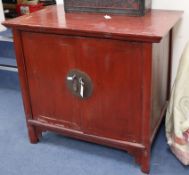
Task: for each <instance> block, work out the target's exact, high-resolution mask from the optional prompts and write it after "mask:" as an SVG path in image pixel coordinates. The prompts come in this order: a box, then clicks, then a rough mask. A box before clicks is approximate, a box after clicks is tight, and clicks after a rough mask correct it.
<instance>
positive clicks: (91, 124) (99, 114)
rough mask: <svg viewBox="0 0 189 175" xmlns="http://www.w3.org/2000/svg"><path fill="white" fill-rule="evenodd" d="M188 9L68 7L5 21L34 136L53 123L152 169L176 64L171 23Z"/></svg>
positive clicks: (144, 168)
mask: <svg viewBox="0 0 189 175" xmlns="http://www.w3.org/2000/svg"><path fill="white" fill-rule="evenodd" d="M181 14H182V12H178V11H160V10H152V11H151V12H150V13H148V14H147V15H146V16H144V17H128V16H123V15H122V16H120V15H117V16H116V15H112V19H109V20H105V19H104V15H102V14H100V15H99V14H81V13H79V14H71V13H69V14H64V10H63V7H62V6H58V7H56V6H53V7H48V8H46V9H44V10H41V11H38V12H35V13H32V14H31V15H26V16H22V17H20V18H17V19H14V20H9V21H6V22H4V25H6V26H9V27H12V28H13V33H14V41H15V48H16V55H17V63H18V69H19V77H20V82H21V88H22V95H23V102H24V107H25V112H26V121H27V126H28V132H29V138H30V141H31V142H32V143H37V142H38V140H39V137H40V136H41V133H42V132H44V131H46V130H50V131H54V132H58V133H61V134H64V135H67V136H71V137H73V138H77V139H81V140H86V141H90V142H94V143H98V144H103V145H107V146H112V147H115V148H119V149H123V150H126V151H128V152H129V153H130V154H132V155H133V156H134V157H135V160H136V162H137V163H139V164H140V165H141V169H142V171H143V172H146V173H148V172H149V169H150V151H151V145H152V142H153V140H154V138H155V134H156V132H157V129H158V127H159V125H160V123H161V120H162V118H163V116H164V113H165V110H166V105H167V97H168V94H169V90H168V87H169V83H168V82H169V81H170V70H171V65H170V63H171V52H170V51H171V45H172V44H171V40H172V35H171V30H172V28H173V27H174V25H175V24H176V22H177V21H178V20H179V18H180V17H181ZM70 70H79V71H82V72H84V73H86V74H87V76H89V77H90V79H91V81H92V86H93V91H92V94H91V96H90V97H89V98H86V99H82V98H81V97H78V96H74V95H73V93H71V92H70V90H69V88H68V86H67V75H68V72H69V71H70Z"/></svg>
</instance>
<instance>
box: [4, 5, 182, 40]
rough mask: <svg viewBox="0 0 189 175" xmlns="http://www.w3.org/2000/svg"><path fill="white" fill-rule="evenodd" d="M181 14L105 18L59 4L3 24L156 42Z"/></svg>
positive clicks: (157, 11)
mask: <svg viewBox="0 0 189 175" xmlns="http://www.w3.org/2000/svg"><path fill="white" fill-rule="evenodd" d="M182 14H183V12H181V11H166V10H151V12H149V13H147V14H146V15H145V16H143V17H128V16H125V15H111V17H112V18H111V19H110V20H106V19H105V18H104V15H105V14H104V15H103V14H87V13H64V7H63V6H61V5H60V6H52V7H47V8H45V9H43V10H40V11H37V12H34V13H32V14H31V15H24V16H21V17H19V18H16V19H13V20H8V21H5V22H4V23H3V24H4V25H5V26H7V27H16V28H18V29H22V30H30V31H41V32H46V33H56V34H57V33H59V34H64V35H65V34H67V35H76V36H93V37H101V38H112V39H113V38H114V39H122V40H136V41H148V42H160V40H161V39H162V38H163V37H164V36H165V35H166V34H167V33H168V32H169V30H170V29H171V28H172V26H174V25H175V24H176V22H177V21H178V20H179V19H180V17H181V16H182Z"/></svg>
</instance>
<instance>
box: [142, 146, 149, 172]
mask: <svg viewBox="0 0 189 175" xmlns="http://www.w3.org/2000/svg"><path fill="white" fill-rule="evenodd" d="M140 161H141V162H140V166H141V170H142V172H144V173H146V174H149V172H150V150H145V151H143V152H142V154H141V158H140Z"/></svg>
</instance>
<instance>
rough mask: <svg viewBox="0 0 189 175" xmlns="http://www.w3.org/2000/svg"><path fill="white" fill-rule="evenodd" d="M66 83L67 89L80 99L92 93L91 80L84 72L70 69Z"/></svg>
mask: <svg viewBox="0 0 189 175" xmlns="http://www.w3.org/2000/svg"><path fill="white" fill-rule="evenodd" d="M66 84H67V87H68V89H69V91H70V92H71V93H72V94H73V95H75V96H77V97H80V98H82V99H86V98H88V97H90V96H91V95H92V91H93V84H92V80H91V78H90V77H89V75H87V74H86V73H85V72H82V71H80V70H77V69H72V70H70V71H69V72H68V74H67V76H66Z"/></svg>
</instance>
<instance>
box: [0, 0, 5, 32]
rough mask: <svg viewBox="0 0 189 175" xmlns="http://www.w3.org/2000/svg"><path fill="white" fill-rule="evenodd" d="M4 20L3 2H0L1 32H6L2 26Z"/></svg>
mask: <svg viewBox="0 0 189 175" xmlns="http://www.w3.org/2000/svg"><path fill="white" fill-rule="evenodd" d="M4 19H5V18H4V13H3V7H2V1H1V0H0V31H2V30H5V28H4V27H3V26H2V25H1V22H2V21H4Z"/></svg>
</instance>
